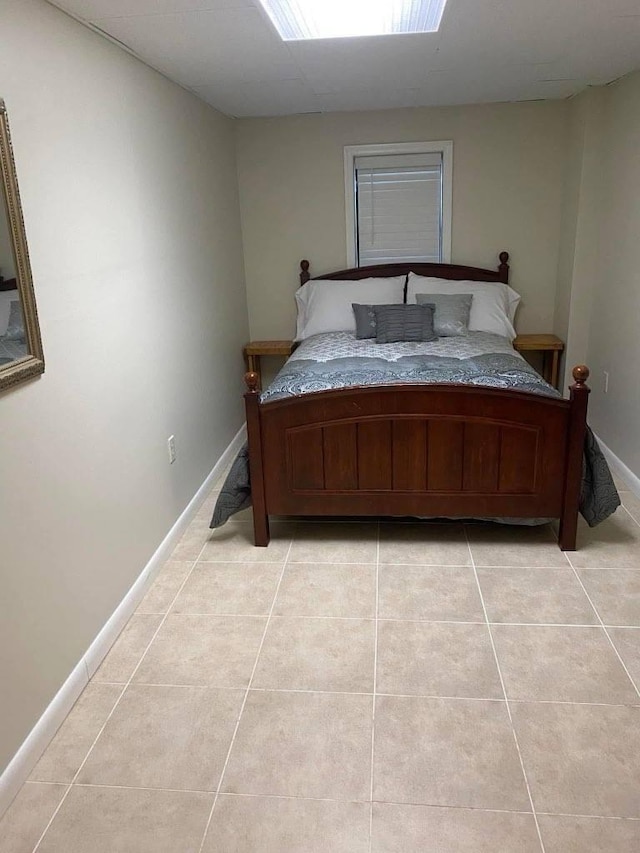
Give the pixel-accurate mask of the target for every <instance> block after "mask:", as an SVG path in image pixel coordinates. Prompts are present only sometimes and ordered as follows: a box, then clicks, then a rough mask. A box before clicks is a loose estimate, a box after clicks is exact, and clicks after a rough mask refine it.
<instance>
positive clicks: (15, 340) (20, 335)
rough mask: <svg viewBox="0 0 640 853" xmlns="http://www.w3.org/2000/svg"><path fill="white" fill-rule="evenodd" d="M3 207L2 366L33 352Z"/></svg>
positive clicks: (0, 258) (0, 233)
mask: <svg viewBox="0 0 640 853" xmlns="http://www.w3.org/2000/svg"><path fill="white" fill-rule="evenodd" d="M4 208H5V205H4V204H3V205H2V207H1V208H0V366H2V365H5V364H9V363H10V362H12V361H16V359H19V358H24V357H25V356H26V355H28V353H29V348H28V345H27V333H26V330H25V325H24V312H23V310H22V302H21V299H20V292H19V290H18V280H17V278H16V263H15V257H14V254H13V245H12V239H11V231H10V229H9V218H8V216H7V213H6V210H5V209H4Z"/></svg>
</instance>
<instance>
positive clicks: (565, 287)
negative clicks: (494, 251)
mask: <svg viewBox="0 0 640 853" xmlns="http://www.w3.org/2000/svg"><path fill="white" fill-rule="evenodd" d="M606 94H607V89H606V88H605V87H594V88H591V89H586V90H585V91H584V92H582V93H581V94H580V95H579V96H578V97H577V98H574V99H573V100H572V101H571V102H570V104H569V117H570V118H569V127H570V130H569V145H568V151H567V155H568V156H567V166H566V173H565V194H564V206H563V217H562V228H561V238H560V260H559V264H558V285H557V291H556V312H555V319H554V332H555V333H556V334H557V335H559V336H560V337H561V338H562V340H563V341H565V342H566V348H565V352H564V367H565V377H564V382H563V383H562V384H563V386H565V387H566V386H568V384H569V383H570V382H571V381H572V379H571V369H572V368H573V367H574V366H575V365H576V364H583V363H584V362H585V361H586V360H587V352H588V342H589V325H590V322H591V312H592V308H593V301H594V293H595V290H596V288H597V286H598V284H599V257H600V217H601V215H602V209H603V192H604V181H603V177H604V176H603V169H602V160H603V134H604V106H605V98H606Z"/></svg>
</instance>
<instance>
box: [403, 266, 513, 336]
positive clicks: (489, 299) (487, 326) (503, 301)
mask: <svg viewBox="0 0 640 853" xmlns="http://www.w3.org/2000/svg"><path fill="white" fill-rule="evenodd" d="M416 293H472V294H473V302H472V303H471V314H470V316H469V331H471V332H492V333H493V334H494V335H502V337H503V338H509V340H511V341H512V340H513V339H514V338H515V336H516V330H515V329H514V328H513V320H514V317H515V314H516V308H517V307H518V303H519V302H520V295H519V294H518V293H516V292H515V290H512V289H511V288H510V287H509V285H507V284H503V283H502V282H499V281H496V282H493V281H451V280H450V279H446V278H426V277H425V276H421V275H416V274H415V273H413V272H410V273H409V282H408V284H407V302H408V303H414V302H415V301H416Z"/></svg>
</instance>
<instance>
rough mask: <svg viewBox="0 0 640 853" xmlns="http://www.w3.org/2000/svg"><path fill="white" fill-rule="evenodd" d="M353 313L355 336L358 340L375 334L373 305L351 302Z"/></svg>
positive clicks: (372, 336)
mask: <svg viewBox="0 0 640 853" xmlns="http://www.w3.org/2000/svg"><path fill="white" fill-rule="evenodd" d="M351 307H352V308H353V315H354V317H355V318H356V338H357V339H358V340H359V341H362V340H366V339H367V338H375V336H376V312H375V311H374V310H373V309H374V307H375V306H374V305H358V304H357V303H356V302H352V303H351Z"/></svg>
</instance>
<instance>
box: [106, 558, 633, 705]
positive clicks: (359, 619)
mask: <svg viewBox="0 0 640 853" xmlns="http://www.w3.org/2000/svg"><path fill="white" fill-rule="evenodd" d="M289 565H290V566H291V565H294V564H293V563H289ZM469 568H471V567H469ZM581 571H585V572H593V571H623V572H626V571H635V570H634V569H581ZM135 615H136V614H132V616H131V618H133V616H135ZM137 615H139V616H164V615H165V614H164V613H139V614H137ZM168 615H169V616H172V617H183V616H184V617H185V618H189V617H194V618H199V619H205V618H207V619H208V618H211V619H229V618H235V619H267V618H268V617H269V614H268V613H176V612H174V611H171V612H170V613H169V614H168ZM271 618H272V619H274V620H275V619H324V620H329V621H330V620H334V621H336V622H374V621H376V619H375V617H373V616H317V615H315V614H304V613H303V614H301V615H298V614H295V613H292V614H289V613H285V614H283V613H274V614H273V615H272V617H271ZM377 621H378V622H411V623H417V624H418V625H434V624H435V625H486V624H487V621H486V620H485V619H402V618H401V617H399V616H380V617H379V618H378V620H377ZM488 624H489V625H497V626H503V625H504V626H506V627H508V628H599V627H600V620H599V619H598V621H597V622H494V621H493V620H489V622H488ZM604 625H605V627H607V628H625V629H631V630H633V629H634V628H636V629H637V628H640V625H613V624H611V623H604ZM91 681H94V682H95V681H98V682H100V683H101V684H125V682H124V681H111V682H110V681H108V680H101V679H97V678H96V677H95V675H94V676H93V678H92V679H91ZM194 686H195V685H194ZM254 689H255V688H254ZM349 692H351V691H349Z"/></svg>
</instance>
